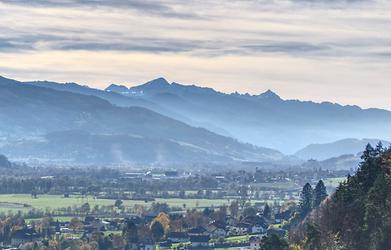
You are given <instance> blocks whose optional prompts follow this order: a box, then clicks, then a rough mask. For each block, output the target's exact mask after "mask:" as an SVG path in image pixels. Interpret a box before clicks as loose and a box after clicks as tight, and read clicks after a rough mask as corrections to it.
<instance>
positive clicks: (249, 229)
mask: <svg viewBox="0 0 391 250" xmlns="http://www.w3.org/2000/svg"><path fill="white" fill-rule="evenodd" d="M290 216H291V213H290V211H286V212H282V213H277V214H275V215H274V219H273V220H268V219H266V218H265V217H263V216H262V215H259V214H257V215H253V216H247V217H245V218H242V219H241V220H239V221H238V220H235V219H234V218H231V217H230V216H228V217H227V219H226V220H225V221H224V222H221V221H211V222H210V223H209V224H208V225H206V226H204V227H201V226H199V227H195V228H191V229H189V230H187V231H181V232H170V233H168V235H167V237H166V241H164V242H159V243H156V242H140V244H139V245H138V246H137V249H145V250H155V249H158V248H159V249H172V246H173V245H178V244H179V245H183V246H186V248H194V249H198V248H201V249H202V248H208V247H209V246H210V243H211V242H214V243H216V242H220V243H221V244H222V242H224V239H226V238H228V237H233V236H242V235H252V236H258V237H252V239H251V240H250V242H247V243H246V244H247V246H248V247H249V248H250V249H256V248H252V247H251V246H254V247H255V246H256V244H258V243H259V242H260V239H261V238H262V236H263V235H267V234H270V233H274V234H279V235H284V234H285V233H286V231H285V230H284V229H281V228H276V227H273V226H271V225H273V224H278V223H281V222H282V221H284V220H288V219H289V218H290ZM154 217H156V215H155V214H154V215H153V214H145V215H144V216H137V215H131V216H129V217H128V218H126V219H101V218H96V217H94V216H86V217H85V219H84V221H80V222H79V223H80V225H79V226H78V227H75V225H72V222H59V221H52V222H50V225H49V228H48V229H47V230H46V232H40V233H38V232H37V231H36V230H35V229H34V228H33V227H25V228H23V229H19V230H17V231H15V232H13V233H12V235H11V246H9V249H11V248H12V247H19V246H21V245H22V244H25V243H27V242H34V241H38V240H40V239H42V237H43V236H45V235H46V236H47V234H49V233H50V234H51V236H54V237H56V238H57V239H60V237H61V235H64V234H72V233H77V234H79V235H82V238H86V239H88V238H91V237H92V234H93V232H96V231H101V232H103V231H121V230H122V229H123V226H124V224H125V222H128V221H129V220H131V221H132V222H133V223H134V224H136V225H137V224H139V225H141V224H145V223H147V222H148V221H152V219H153V218H154ZM73 223H74V222H73ZM1 249H7V247H6V246H1Z"/></svg>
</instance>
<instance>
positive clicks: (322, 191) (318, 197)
mask: <svg viewBox="0 0 391 250" xmlns="http://www.w3.org/2000/svg"><path fill="white" fill-rule="evenodd" d="M314 196H315V197H314V207H319V205H320V203H322V201H324V199H326V197H327V190H326V187H325V185H324V183H323V181H322V180H320V181H319V182H318V184H316V187H315V190H314Z"/></svg>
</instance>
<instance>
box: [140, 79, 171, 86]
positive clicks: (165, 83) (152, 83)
mask: <svg viewBox="0 0 391 250" xmlns="http://www.w3.org/2000/svg"><path fill="white" fill-rule="evenodd" d="M147 85H148V86H151V87H152V86H153V87H165V86H168V85H170V83H168V81H167V80H166V79H164V78H163V77H159V78H156V79H154V80H152V81H149V82H147V83H145V84H144V86H147Z"/></svg>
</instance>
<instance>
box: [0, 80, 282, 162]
mask: <svg viewBox="0 0 391 250" xmlns="http://www.w3.org/2000/svg"><path fill="white" fill-rule="evenodd" d="M0 81H1V83H3V84H0V89H1V91H0V119H1V120H2V121H3V122H2V123H1V124H0V128H1V134H0V137H2V138H9V139H8V141H6V142H2V143H1V144H0V145H2V146H1V148H0V150H2V152H4V153H6V154H7V156H9V157H11V158H12V157H14V158H25V159H29V158H36V159H40V158H50V157H52V158H64V157H65V158H67V159H70V160H72V159H73V160H76V161H77V160H78V159H79V160H80V158H78V157H79V156H78V154H84V153H86V152H89V153H86V154H87V155H89V157H84V158H83V160H84V161H86V162H85V163H97V162H108V163H109V162H111V161H114V160H115V157H114V155H113V154H118V152H121V154H122V155H123V157H122V160H123V161H124V162H131V163H133V164H136V163H142V164H170V163H176V164H181V163H183V164H191V163H196V162H197V161H198V160H199V161H201V162H220V163H224V162H235V161H247V160H249V161H273V160H281V159H282V158H283V157H284V156H283V155H282V154H281V153H280V152H278V151H276V150H273V149H268V148H262V147H256V146H253V145H250V144H244V143H240V142H239V141H237V140H235V139H232V138H229V137H225V136H221V135H218V134H215V133H212V132H210V131H208V130H206V129H203V128H195V127H191V126H189V125H187V124H185V123H183V122H180V121H177V120H175V119H173V118H169V117H166V116H163V115H161V114H159V113H156V112H154V111H151V110H148V109H146V108H144V107H138V106H130V107H119V106H116V105H113V104H112V103H110V102H109V101H107V100H104V99H102V98H99V97H97V96H94V95H88V94H80V93H74V92H71V91H63V90H55V89H53V86H57V85H51V87H42V86H36V84H35V85H34V84H26V83H22V82H17V81H11V80H0ZM46 85H47V83H46ZM64 86H65V87H66V88H70V87H76V88H79V85H78V86H75V85H73V84H70V85H64ZM62 87H63V86H62ZM83 90H84V88H83ZM99 93H100V92H99ZM100 94H101V93H100ZM67 131H70V132H67ZM72 131H73V132H72ZM75 131H83V132H84V133H82V134H80V133H77V132H75ZM80 137H82V138H85V140H80ZM56 142H57V143H56ZM93 142H96V143H93ZM95 145H98V146H95ZM135 145H137V146H135ZM62 148H65V149H66V150H65V151H62ZM26 149H29V150H26ZM34 149H36V150H34ZM110 150H111V151H113V152H112V153H106V152H107V151H109V152H110ZM114 151H115V152H114ZM27 152H32V155H29V153H27ZM77 152H79V153H77ZM178 154H179V156H178ZM99 155H103V156H105V155H106V156H107V158H106V161H104V160H103V159H101V158H97V157H98V156H99ZM94 157H95V158H94ZM162 159H163V160H162ZM175 159H178V161H175ZM185 159H189V160H188V161H185Z"/></svg>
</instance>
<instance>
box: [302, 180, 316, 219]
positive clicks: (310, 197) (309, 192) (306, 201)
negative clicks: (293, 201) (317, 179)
mask: <svg viewBox="0 0 391 250" xmlns="http://www.w3.org/2000/svg"><path fill="white" fill-rule="evenodd" d="M313 201H314V190H313V189H312V187H311V185H310V184H309V183H307V184H305V185H304V187H303V190H302V191H301V194H300V215H301V217H302V218H304V217H305V216H306V215H307V214H308V213H309V212H311V210H312V208H313V203H314V202H313Z"/></svg>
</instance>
